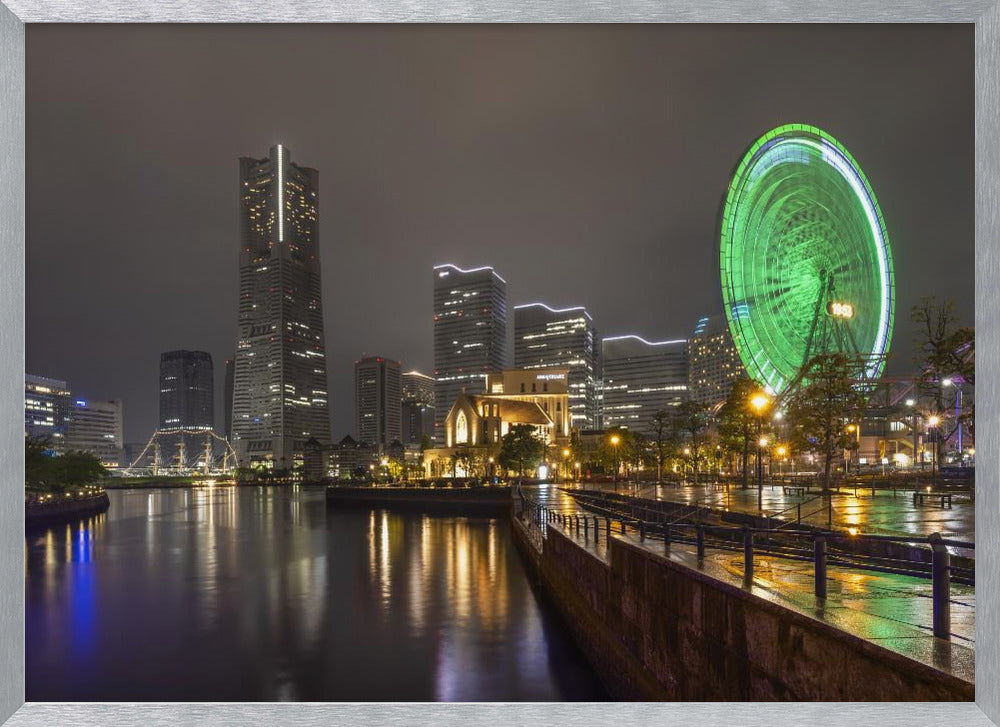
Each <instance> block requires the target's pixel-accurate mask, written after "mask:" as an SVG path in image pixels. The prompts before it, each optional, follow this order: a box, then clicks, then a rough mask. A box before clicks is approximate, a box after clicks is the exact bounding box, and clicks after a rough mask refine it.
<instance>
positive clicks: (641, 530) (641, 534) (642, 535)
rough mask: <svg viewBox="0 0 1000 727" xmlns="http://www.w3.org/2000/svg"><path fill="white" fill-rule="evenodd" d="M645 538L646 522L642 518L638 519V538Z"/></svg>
mask: <svg viewBox="0 0 1000 727" xmlns="http://www.w3.org/2000/svg"><path fill="white" fill-rule="evenodd" d="M645 539H646V523H645V522H643V521H642V520H640V521H639V540H645Z"/></svg>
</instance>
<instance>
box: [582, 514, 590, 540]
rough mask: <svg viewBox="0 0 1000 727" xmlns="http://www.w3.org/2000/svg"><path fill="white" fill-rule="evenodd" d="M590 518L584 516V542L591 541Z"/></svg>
mask: <svg viewBox="0 0 1000 727" xmlns="http://www.w3.org/2000/svg"><path fill="white" fill-rule="evenodd" d="M589 523H590V518H588V517H587V516H586V515H584V516H583V539H584V541H588V540H590V524H589Z"/></svg>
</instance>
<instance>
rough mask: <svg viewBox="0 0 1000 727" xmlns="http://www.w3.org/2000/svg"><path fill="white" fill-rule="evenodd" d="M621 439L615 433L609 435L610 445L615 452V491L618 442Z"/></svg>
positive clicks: (616, 488) (616, 487)
mask: <svg viewBox="0 0 1000 727" xmlns="http://www.w3.org/2000/svg"><path fill="white" fill-rule="evenodd" d="M620 441H622V440H621V437H619V436H618V435H617V434H612V435H611V446H612V447H614V450H613V451H614V453H615V492H618V443H619V442H620Z"/></svg>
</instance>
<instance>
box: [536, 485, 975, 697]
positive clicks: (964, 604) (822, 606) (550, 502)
mask: <svg viewBox="0 0 1000 727" xmlns="http://www.w3.org/2000/svg"><path fill="white" fill-rule="evenodd" d="M671 489H672V490H673V491H674V492H676V490H677V488H671ZM692 489H694V488H692ZM700 489H702V490H704V488H700ZM524 494H525V496H527V497H529V498H532V499H535V500H537V501H538V502H539V503H540V504H542V505H545V506H546V507H548V508H550V509H553V510H555V511H557V512H562V513H567V514H584V513H586V511H585V510H583V509H582V508H580V507H579V506H578V505H577V503H576V501H575V500H574V499H573V498H572V497H570V496H569V495H567V494H566V493H565V492H562V491H561V490H560V489H559V488H558V487H555V486H545V485H540V486H531V487H529V486H525V487H524ZM754 496H755V497H756V493H754ZM879 497H882V495H880V496H879ZM888 497H889V498H891V497H892V496H891V495H888ZM665 499H666V498H665ZM670 499H672V498H670ZM754 507H755V508H756V499H755V500H754ZM591 515H592V513H591ZM550 526H551V527H556V528H560V529H561V530H562V531H563V532H565V533H567V534H568V535H570V536H571V537H573V538H574V540H576V542H578V543H579V544H580V545H582V546H583V547H585V548H587V549H588V550H589V551H591V552H593V553H594V554H595V555H597V556H598V557H600V558H602V559H605V560H606V559H607V541H606V535H605V531H604V530H603V529H602V531H601V533H600V538H599V540H598V543H597V544H596V545H595V544H594V538H593V529H592V528H591V529H590V532H589V534H588V535H589V537H587V538H586V539H585V538H584V536H583V533H582V532H581V534H580V535H576V533H575V530H573V531H572V532H571V530H572V529H567V528H561V527H560V526H559V525H558V524H556V523H550ZM612 537H616V538H623V539H626V540H628V541H629V542H631V543H634V544H637V545H640V546H641V547H644V548H648V549H649V550H652V551H654V552H656V553H658V554H660V555H666V557H668V558H670V560H672V561H674V562H678V563H681V564H683V565H685V566H687V567H689V568H692V569H695V570H700V571H702V572H705V573H707V574H708V575H711V576H712V577H714V578H717V579H719V580H722V581H726V582H729V583H732V584H734V585H737V586H741V587H746V586H744V584H743V554H742V553H736V552H733V551H723V550H714V551H713V550H712V549H711V548H709V549H708V550H707V552H706V557H705V558H704V560H703V561H699V560H698V557H697V552H696V550H695V547H694V545H688V544H686V543H673V544H672V545H671V547H670V551H669V553H667V554H665V553H664V546H663V541H662V540H653V539H649V540H646V541H640V540H639V538H638V535H637V534H636V533H635V532H633V531H631V530H629V531H628V532H627V533H626V534H625V535H621V534H619V533H618V532H617V528H615V532H614V533H613V535H612ZM827 577H828V583H827V598H826V599H825V600H820V599H817V598H816V596H815V595H814V593H813V567H812V564H811V563H808V562H800V561H793V560H788V559H784V558H776V557H774V556H771V555H767V554H762V555H759V556H756V557H755V558H754V577H753V583H752V585H751V586H749V588H750V589H751V590H752V592H753V593H754V594H756V595H758V596H760V597H762V598H767V599H768V600H771V601H773V602H775V603H779V604H781V605H783V606H785V607H788V608H792V609H794V610H796V611H798V612H800V613H802V614H804V615H806V616H809V617H811V618H816V619H818V620H821V621H824V622H826V623H829V624H831V625H833V626H835V627H837V628H839V629H842V630H844V631H847V632H848V633H851V634H854V635H856V636H860V637H862V638H864V639H867V640H869V641H872V642H874V643H877V644H880V645H882V646H884V647H885V648H887V649H891V650H893V651H896V652H898V653H901V654H904V655H905V656H908V657H910V658H912V659H915V660H917V661H920V662H922V663H925V664H929V665H931V666H934V667H936V668H938V669H941V670H942V671H946V672H949V673H951V674H954V675H955V676H958V677H960V678H962V679H965V680H967V681H969V682H973V683H974V682H975V589H974V588H972V587H969V586H960V585H957V584H953V585H952V590H951V599H952V604H951V633H952V639H951V641H950V642H949V641H944V640H942V639H937V638H935V637H934V636H933V633H932V630H931V624H932V618H933V605H932V599H931V582H930V580H929V579H923V578H915V577H910V576H901V575H895V574H889V573H880V572H877V571H865V570H858V569H845V568H838V567H835V566H830V567H829V569H828V571H827Z"/></svg>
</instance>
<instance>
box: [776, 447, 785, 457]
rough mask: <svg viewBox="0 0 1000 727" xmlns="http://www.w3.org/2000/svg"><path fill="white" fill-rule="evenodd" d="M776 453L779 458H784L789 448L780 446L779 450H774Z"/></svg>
mask: <svg viewBox="0 0 1000 727" xmlns="http://www.w3.org/2000/svg"><path fill="white" fill-rule="evenodd" d="M774 453H775V454H777V455H778V456H779V457H784V456H785V455H786V454H788V447H785V446H783V445H778V447H777V449H775V450H774Z"/></svg>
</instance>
